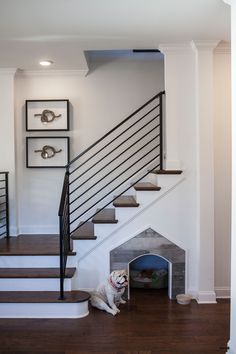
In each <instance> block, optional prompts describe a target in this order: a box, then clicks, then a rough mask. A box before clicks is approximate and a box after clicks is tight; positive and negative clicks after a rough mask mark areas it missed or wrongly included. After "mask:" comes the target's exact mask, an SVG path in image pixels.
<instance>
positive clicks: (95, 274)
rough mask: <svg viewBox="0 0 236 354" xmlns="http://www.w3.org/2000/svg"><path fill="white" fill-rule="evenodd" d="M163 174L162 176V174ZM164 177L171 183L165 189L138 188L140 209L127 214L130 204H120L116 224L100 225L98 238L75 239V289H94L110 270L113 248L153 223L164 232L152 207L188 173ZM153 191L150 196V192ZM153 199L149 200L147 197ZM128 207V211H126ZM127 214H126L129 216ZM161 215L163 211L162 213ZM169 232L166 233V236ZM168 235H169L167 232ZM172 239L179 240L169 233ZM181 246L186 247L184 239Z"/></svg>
mask: <svg viewBox="0 0 236 354" xmlns="http://www.w3.org/2000/svg"><path fill="white" fill-rule="evenodd" d="M159 177H160V176H158V178H159ZM159 179H161V180H162V182H163V181H164V180H167V179H168V183H166V186H164V187H163V183H162V186H161V187H162V189H161V191H158V192H155V193H153V192H152V193H151V192H149V191H148V192H143V191H142V192H139V191H138V192H137V198H138V199H139V201H138V202H139V203H140V206H139V207H138V208H134V209H136V212H133V211H132V215H131V216H130V217H129V216H128V217H127V215H129V213H131V211H130V212H129V210H127V209H130V208H116V209H121V212H120V213H119V211H118V213H117V219H118V220H119V222H118V224H115V225H98V228H97V225H96V236H97V240H95V241H87V240H74V250H75V251H76V252H77V255H78V256H76V257H77V259H76V266H77V275H78V276H77V278H76V279H75V280H74V286H75V289H83V290H89V291H90V290H93V289H94V287H96V286H97V284H98V283H99V282H101V281H103V280H104V278H106V277H107V275H108V274H109V272H110V259H109V252H110V251H111V250H112V249H114V248H115V247H117V246H120V245H121V244H122V243H124V242H126V241H128V240H129V239H130V238H132V237H134V236H136V235H138V234H139V233H140V232H142V231H144V230H145V229H147V228H149V227H153V228H154V229H155V231H157V232H160V233H162V232H161V230H158V229H157V227H154V226H152V225H153V223H152V220H151V219H150V217H149V214H150V210H151V208H155V207H156V206H157V205H158V204H160V203H161V202H162V200H164V199H165V198H167V197H168V195H171V194H172V193H173V191H174V190H177V189H178V187H179V186H180V185H181V184H183V183H184V181H185V179H186V178H185V176H184V175H172V176H161V178H159ZM144 194H145V198H146V200H145V202H142V200H141V199H142V195H144ZM148 194H149V197H147V195H148ZM147 199H149V200H147ZM124 209H126V211H125V212H124ZM125 215H126V218H125ZM159 218H160V219H161V215H159ZM141 219H142V220H143V219H145V227H144V226H143V224H142V223H141V224H140V220H141ZM166 235H167V234H166V233H165V236H166ZM166 237H167V236H166ZM167 238H168V239H169V240H170V241H172V242H174V243H176V244H177V242H176V240H175V239H172V236H171V235H169V237H167ZM178 246H179V247H181V248H183V249H184V248H185V247H184V245H183V244H181V241H180V242H179V243H178Z"/></svg>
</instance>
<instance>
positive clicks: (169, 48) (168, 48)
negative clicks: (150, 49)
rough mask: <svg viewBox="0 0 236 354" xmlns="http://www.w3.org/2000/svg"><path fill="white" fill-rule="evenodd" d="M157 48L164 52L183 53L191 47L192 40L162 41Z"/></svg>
mask: <svg viewBox="0 0 236 354" xmlns="http://www.w3.org/2000/svg"><path fill="white" fill-rule="evenodd" d="M157 48H158V49H159V50H160V51H161V52H162V53H163V54H171V53H173V54H181V53H182V52H183V51H184V50H189V49H190V48H191V45H190V42H186V43H160V44H159V45H158V46H157Z"/></svg>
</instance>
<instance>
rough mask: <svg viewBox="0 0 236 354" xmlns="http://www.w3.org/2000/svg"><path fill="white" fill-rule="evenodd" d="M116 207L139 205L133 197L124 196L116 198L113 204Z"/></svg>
mask: <svg viewBox="0 0 236 354" xmlns="http://www.w3.org/2000/svg"><path fill="white" fill-rule="evenodd" d="M113 205H114V206H115V207H128V208H130V207H131V208H132V207H138V206H139V204H138V203H137V202H136V200H135V198H134V197H133V196H132V195H122V196H120V197H118V198H116V199H115V200H114V202H113Z"/></svg>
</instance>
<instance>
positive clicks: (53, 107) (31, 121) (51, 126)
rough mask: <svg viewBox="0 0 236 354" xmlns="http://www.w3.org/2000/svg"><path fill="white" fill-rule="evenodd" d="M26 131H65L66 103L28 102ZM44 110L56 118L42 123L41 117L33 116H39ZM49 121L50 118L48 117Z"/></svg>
mask: <svg viewBox="0 0 236 354" xmlns="http://www.w3.org/2000/svg"><path fill="white" fill-rule="evenodd" d="M26 109H27V130H67V128H68V126H67V115H68V111H67V101H32V102H30V101H28V102H27V106H26ZM45 109H48V110H50V111H53V112H54V114H55V115H56V116H57V115H59V114H61V116H60V117H58V118H55V119H54V120H53V121H52V122H49V123H43V122H41V117H40V116H36V117H35V114H41V113H42V112H43V111H44V110H45ZM50 119H51V117H50Z"/></svg>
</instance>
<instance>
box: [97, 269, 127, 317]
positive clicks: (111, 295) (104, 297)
mask: <svg viewBox="0 0 236 354" xmlns="http://www.w3.org/2000/svg"><path fill="white" fill-rule="evenodd" d="M127 285H128V275H127V271H126V270H125V269H122V270H114V271H113V272H111V274H110V276H109V277H108V279H106V280H105V281H104V282H103V283H101V284H100V285H98V287H97V288H96V290H95V291H94V292H92V293H91V297H90V302H91V305H92V306H93V307H96V308H98V309H99V310H103V311H106V312H108V313H110V314H112V315H113V316H115V315H116V314H117V313H119V312H120V310H119V309H118V306H119V305H120V304H125V303H126V301H125V300H124V299H122V295H123V294H124V292H125V289H126V287H127Z"/></svg>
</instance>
